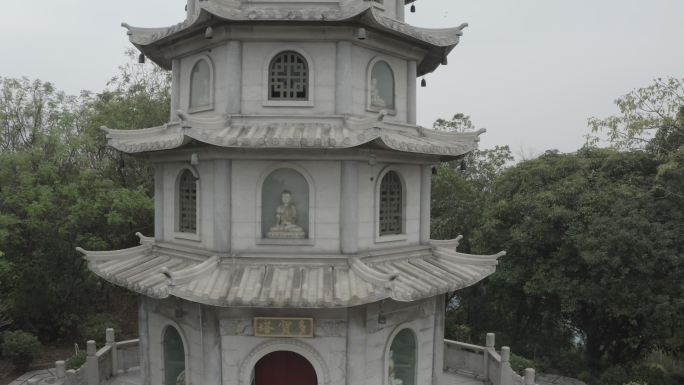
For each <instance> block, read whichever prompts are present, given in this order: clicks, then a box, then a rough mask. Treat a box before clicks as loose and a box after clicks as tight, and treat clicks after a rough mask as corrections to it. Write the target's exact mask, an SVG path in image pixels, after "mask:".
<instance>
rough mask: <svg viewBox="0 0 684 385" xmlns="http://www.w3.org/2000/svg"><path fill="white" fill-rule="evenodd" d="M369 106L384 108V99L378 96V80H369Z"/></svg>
mask: <svg viewBox="0 0 684 385" xmlns="http://www.w3.org/2000/svg"><path fill="white" fill-rule="evenodd" d="M371 104H372V105H373V106H375V107H386V106H387V103H386V102H385V99H383V98H382V96H380V90H378V79H377V78H372V79H371Z"/></svg>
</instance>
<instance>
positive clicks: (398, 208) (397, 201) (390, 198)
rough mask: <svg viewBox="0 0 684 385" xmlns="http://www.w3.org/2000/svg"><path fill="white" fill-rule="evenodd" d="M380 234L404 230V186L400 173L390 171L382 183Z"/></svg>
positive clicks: (398, 232)
mask: <svg viewBox="0 0 684 385" xmlns="http://www.w3.org/2000/svg"><path fill="white" fill-rule="evenodd" d="M379 209H380V212H379V222H380V235H381V236H382V235H393V234H402V233H403V232H404V218H403V214H404V188H403V184H402V182H401V178H400V177H399V174H397V173H396V172H394V171H389V172H388V173H387V174H385V176H384V177H383V178H382V182H381V183H380V208H379Z"/></svg>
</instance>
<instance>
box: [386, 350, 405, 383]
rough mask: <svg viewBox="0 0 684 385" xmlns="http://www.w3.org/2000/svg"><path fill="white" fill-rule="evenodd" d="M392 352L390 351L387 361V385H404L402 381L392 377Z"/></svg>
mask: <svg viewBox="0 0 684 385" xmlns="http://www.w3.org/2000/svg"><path fill="white" fill-rule="evenodd" d="M393 353H394V352H393V351H391V350H390V359H389V374H388V376H387V385H404V381H402V380H400V379H398V378H396V377H394V376H395V374H394V358H393V357H392V356H393Z"/></svg>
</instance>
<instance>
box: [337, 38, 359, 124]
mask: <svg viewBox="0 0 684 385" xmlns="http://www.w3.org/2000/svg"><path fill="white" fill-rule="evenodd" d="M352 76H353V70H352V43H351V42H349V41H340V42H338V43H337V62H336V66H335V113H336V114H338V115H351V114H352V112H353V99H352V96H353V92H354V87H353V79H352Z"/></svg>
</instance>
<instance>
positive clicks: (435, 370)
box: [432, 294, 446, 385]
mask: <svg viewBox="0 0 684 385" xmlns="http://www.w3.org/2000/svg"><path fill="white" fill-rule="evenodd" d="M445 301H446V295H444V294H443V295H438V296H436V297H435V329H434V336H435V337H434V338H435V341H434V346H433V350H432V356H433V359H432V362H433V364H432V365H433V366H432V384H433V385H440V381H441V379H442V376H443V375H444V316H445V315H444V311H445V309H446V304H445Z"/></svg>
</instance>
